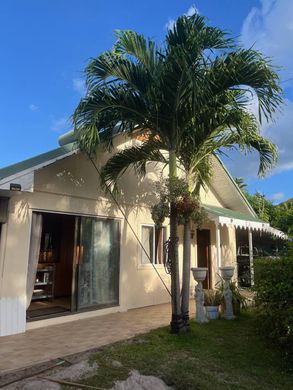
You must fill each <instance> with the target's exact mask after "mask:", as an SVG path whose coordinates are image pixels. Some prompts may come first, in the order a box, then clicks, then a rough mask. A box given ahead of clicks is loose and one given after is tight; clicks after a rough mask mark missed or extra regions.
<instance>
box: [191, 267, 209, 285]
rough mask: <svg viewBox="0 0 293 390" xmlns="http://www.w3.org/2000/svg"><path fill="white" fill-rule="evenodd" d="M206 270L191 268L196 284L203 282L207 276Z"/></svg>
mask: <svg viewBox="0 0 293 390" xmlns="http://www.w3.org/2000/svg"><path fill="white" fill-rule="evenodd" d="M207 270H208V269H207V268H203V267H197V268H191V271H192V274H193V277H194V280H196V281H197V282H202V281H203V280H205V278H206V276H207Z"/></svg>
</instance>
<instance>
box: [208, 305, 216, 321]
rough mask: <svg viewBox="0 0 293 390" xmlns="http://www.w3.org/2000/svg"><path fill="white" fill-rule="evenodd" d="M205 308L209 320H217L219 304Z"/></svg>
mask: <svg viewBox="0 0 293 390" xmlns="http://www.w3.org/2000/svg"><path fill="white" fill-rule="evenodd" d="M205 308H206V315H207V317H208V319H209V320H217V319H218V318H219V306H205Z"/></svg>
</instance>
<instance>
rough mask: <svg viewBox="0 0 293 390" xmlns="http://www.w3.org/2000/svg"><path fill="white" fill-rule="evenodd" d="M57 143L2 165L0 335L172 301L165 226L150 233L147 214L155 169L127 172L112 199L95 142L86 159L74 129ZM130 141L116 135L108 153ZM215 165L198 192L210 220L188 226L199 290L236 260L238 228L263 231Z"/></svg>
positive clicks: (157, 173) (151, 225) (105, 155)
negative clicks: (204, 270) (140, 175)
mask: <svg viewBox="0 0 293 390" xmlns="http://www.w3.org/2000/svg"><path fill="white" fill-rule="evenodd" d="M59 142H60V147H59V148H57V149H55V150H52V151H49V152H47V153H44V154H41V155H39V156H36V157H33V158H31V159H28V160H26V161H23V162H20V163H17V164H14V165H11V166H8V167H6V168H2V169H1V170H0V335H1V336H5V335H11V334H16V333H21V332H24V331H25V330H26V329H33V328H36V327H43V326H47V325H50V324H58V323H62V322H69V321H72V320H74V319H80V318H86V317H92V316H97V315H103V314H108V313H113V312H117V311H125V310H128V309H131V308H137V307H143V306H148V305H155V304H159V303H164V302H168V301H169V300H170V296H169V293H168V291H167V290H166V288H165V286H164V284H163V283H162V281H163V282H164V283H165V284H166V285H167V286H169V285H170V276H169V275H167V274H166V272H165V268H164V264H163V243H164V241H165V240H166V238H167V237H168V229H169V227H168V224H167V223H166V226H164V227H163V228H162V229H160V230H159V231H158V230H156V229H155V227H154V223H153V221H152V218H151V214H150V205H151V204H153V203H154V202H155V201H156V200H155V198H154V193H153V185H154V182H155V181H157V180H158V178H159V177H160V175H161V174H162V167H160V166H158V165H156V166H155V165H154V166H150V167H149V169H148V172H147V175H146V177H145V178H144V179H142V180H139V181H138V179H137V177H136V175H135V172H134V171H131V170H129V171H127V173H126V174H125V175H124V176H123V178H122V179H121V183H120V189H121V193H120V195H119V198H118V204H117V203H115V202H114V201H113V199H112V198H111V196H110V195H109V194H106V193H105V192H104V191H103V190H102V189H101V186H100V181H99V173H98V172H99V168H100V167H101V166H102V165H103V164H104V163H105V161H106V160H107V158H109V156H110V153H109V152H105V151H104V150H103V148H102V147H99V149H98V151H97V157H96V159H95V161H94V162H93V161H92V160H90V159H89V158H88V157H87V156H86V155H84V154H83V153H80V152H79V150H78V149H77V148H76V146H75V143H74V134H73V133H70V134H67V135H65V136H63V137H61V138H60V141H59ZM136 142H140V141H139V140H137V139H136V138H131V137H130V136H129V135H128V136H125V135H116V136H115V137H114V139H113V143H114V151H115V150H119V149H122V148H124V147H125V146H130V145H132V144H133V143H136ZM213 172H214V173H213V177H212V181H211V184H210V187H209V188H208V189H207V190H202V191H201V201H202V203H203V204H204V207H205V209H206V211H207V213H208V218H209V221H208V222H207V223H206V224H205V226H203V227H202V228H201V229H200V230H197V229H195V228H194V229H193V231H192V252H191V257H192V266H207V267H208V270H209V271H208V277H207V280H206V282H205V287H213V286H214V285H215V283H216V281H217V273H218V269H219V267H220V266H221V265H230V264H232V265H235V266H236V241H235V230H236V228H242V229H247V230H248V231H249V234H251V230H252V229H258V230H269V229H270V227H269V226H268V224H265V223H264V222H262V221H260V220H259V219H258V218H257V217H256V215H255V213H254V211H253V210H252V208H251V207H250V205H249V204H248V202H247V201H246V199H245V198H244V197H243V195H242V193H241V191H240V190H239V189H238V187H237V185H236V184H235V183H234V181H233V179H232V178H231V176H230V175H229V173H228V172H227V170H226V169H225V167H224V166H223V164H222V163H221V162H220V160H217V159H214V160H213ZM179 232H180V237H179V239H180V241H179V255H180V258H181V259H182V232H181V231H179ZM138 239H139V240H140V241H141V242H142V244H143V247H144V250H143V249H142V247H141V245H140V244H139V242H138ZM250 245H252V244H251V243H250ZM149 258H150V259H151V262H150V261H149ZM159 276H160V277H159ZM192 284H193V282H192Z"/></svg>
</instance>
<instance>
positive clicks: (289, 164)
mask: <svg viewBox="0 0 293 390" xmlns="http://www.w3.org/2000/svg"><path fill="white" fill-rule="evenodd" d="M242 41H243V44H244V46H245V47H251V46H252V45H253V46H254V48H256V49H259V50H260V51H261V52H262V53H264V54H265V55H266V56H269V57H272V58H273V60H272V61H273V63H274V64H276V65H279V66H282V67H283V69H282V71H281V76H282V79H283V80H285V79H289V78H292V77H293V56H292V55H291V53H292V52H293V1H292V0H260V5H259V7H253V8H252V9H251V11H250V12H249V14H248V15H247V17H246V18H245V20H244V22H243V26H242ZM290 86H293V79H292V80H291V81H288V82H286V83H285V84H284V87H290ZM285 103H286V105H285V106H284V107H283V112H282V113H280V114H278V115H277V116H276V118H275V120H276V122H275V123H270V124H265V125H264V126H263V129H262V133H263V135H264V136H265V137H267V138H268V139H269V140H271V141H272V142H274V143H275V144H276V145H277V147H278V150H279V161H278V163H277V166H276V167H275V168H274V169H273V170H272V171H271V172H270V175H274V174H278V173H280V172H284V171H290V170H293V153H292V150H293V136H292V133H293V101H292V100H289V99H286V101H285ZM257 108H258V103H257V100H253V101H252V103H251V107H250V110H251V111H252V112H253V113H256V112H257ZM232 160H233V161H232V162H229V161H228V162H227V165H228V167H229V169H230V170H231V172H232V174H233V175H234V176H244V177H245V178H246V179H248V180H249V179H252V178H254V179H255V178H256V177H257V170H258V164H259V161H258V155H257V154H256V153H253V154H251V155H249V157H247V156H244V157H242V156H239V154H235V153H232Z"/></svg>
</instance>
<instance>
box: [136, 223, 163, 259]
mask: <svg viewBox="0 0 293 390" xmlns="http://www.w3.org/2000/svg"><path fill="white" fill-rule="evenodd" d="M166 240H167V228H166V227H165V226H164V227H162V228H161V229H156V228H155V226H153V225H143V226H142V232H141V242H142V245H143V247H144V250H143V249H142V248H141V264H150V261H151V262H152V263H153V264H164V243H165V242H166Z"/></svg>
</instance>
